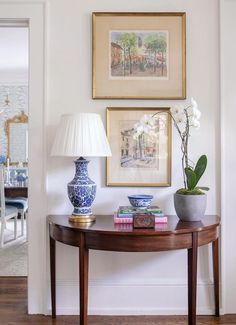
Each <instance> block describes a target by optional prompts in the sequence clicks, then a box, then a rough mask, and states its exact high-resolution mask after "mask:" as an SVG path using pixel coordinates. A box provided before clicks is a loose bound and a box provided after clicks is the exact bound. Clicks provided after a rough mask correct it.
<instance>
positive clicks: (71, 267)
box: [46, 0, 220, 314]
mask: <svg viewBox="0 0 236 325" xmlns="http://www.w3.org/2000/svg"><path fill="white" fill-rule="evenodd" d="M93 11H157V12H158V11H186V13H187V95H188V100H189V99H190V98H191V96H193V97H194V98H195V99H196V100H197V101H198V104H199V108H200V110H201V111H202V119H201V128H200V130H199V131H196V132H194V134H193V135H192V137H191V140H190V141H191V144H190V146H191V157H192V158H193V160H195V159H197V157H199V156H200V155H201V154H203V153H205V154H207V156H208V159H209V166H208V169H207V172H206V174H205V176H204V179H203V180H202V183H203V184H204V185H207V186H209V187H210V188H211V190H210V192H209V193H208V205H207V213H219V209H220V191H219V189H220V174H219V167H220V166H219V161H220V128H219V20H218V15H219V11H218V1H216V0H208V1H205V0H189V1H184V0H176V1H173V0H159V1H153V0H130V1H123V0H121V1H110V0H99V1H97V0H90V1H78V0H70V1H66V0H54V1H50V7H49V17H48V36H49V39H48V68H49V69H48V96H49V101H48V108H47V112H46V120H47V130H48V132H47V144H48V159H47V197H48V213H59V214H61V213H71V210H72V206H71V205H70V203H69V201H68V198H67V193H66V191H67V189H66V185H67V183H68V181H70V180H71V179H72V178H73V174H74V166H73V162H72V159H63V158H51V157H49V154H50V147H51V143H52V139H53V135H54V133H55V127H56V125H57V123H58V121H59V117H60V115H61V114H63V113H69V112H70V113H75V112H83V111H84V112H96V113H99V114H101V116H102V118H103V121H104V122H105V108H106V107H107V106H111V107H112V106H141V107H142V106H145V107H148V106H157V107H158V106H170V105H174V104H176V103H177V102H176V101H157V100H155V101H154V100H150V101H144V100H139V101H138V100H132V101H131V100H129V101H128V100H92V99H91V83H92V64H91V62H92V47H91V13H92V12H93ZM178 103H182V101H179V102H178ZM172 152H173V161H172V187H169V188H145V189H140V188H108V187H106V186H105V160H104V159H91V162H90V166H89V169H90V176H91V178H92V179H93V180H94V181H95V182H96V183H97V185H98V189H97V197H96V201H95V204H94V212H95V213H104V214H109V213H110V214H111V213H113V211H114V210H115V209H116V208H117V206H118V205H121V204H127V203H128V201H127V195H128V194H131V193H132V194H135V193H140V192H141V193H146V194H153V195H154V196H155V203H157V204H159V205H160V206H161V207H162V208H163V209H164V211H165V212H166V213H174V208H173V193H174V191H175V190H176V189H177V188H179V187H181V186H182V175H181V165H180V147H179V139H178V136H177V134H176V132H175V130H173V148H172ZM199 255H200V256H199V257H200V262H199V264H200V267H199V300H198V312H200V313H211V312H212V310H213V309H212V305H213V304H212V300H211V299H210V298H211V297H212V275H211V272H210V271H211V266H210V263H209V262H208V258H209V257H210V253H209V252H208V249H207V248H203V249H201V250H200V253H199ZM90 265H91V268H90V270H91V273H90V283H91V287H90V302H89V310H90V313H96V314H139V313H141V314H152V313H154V314H158V313H164V314H168V313H170V314H171V313H172V314H181V313H186V307H187V304H186V301H187V296H186V253H185V252H184V251H179V252H171V253H160V254H151V253H150V254H123V253H106V252H92V253H91V263H90ZM77 289H78V251H77V250H76V249H75V248H70V247H66V246H63V245H60V244H58V310H59V312H61V313H78V307H77V306H78V304H77V298H78V290H77ZM121 297H122V299H121ZM48 308H49V304H48Z"/></svg>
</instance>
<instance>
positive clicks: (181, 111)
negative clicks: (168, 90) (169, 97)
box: [170, 105, 184, 117]
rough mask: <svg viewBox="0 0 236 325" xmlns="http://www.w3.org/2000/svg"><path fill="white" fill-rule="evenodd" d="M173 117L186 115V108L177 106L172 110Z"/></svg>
mask: <svg viewBox="0 0 236 325" xmlns="http://www.w3.org/2000/svg"><path fill="white" fill-rule="evenodd" d="M170 112H171V115H172V116H173V117H175V116H176V115H181V114H184V107H183V106H182V105H176V106H174V107H171V109H170Z"/></svg>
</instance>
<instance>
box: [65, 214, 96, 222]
mask: <svg viewBox="0 0 236 325" xmlns="http://www.w3.org/2000/svg"><path fill="white" fill-rule="evenodd" d="M95 220H96V217H95V216H94V215H92V214H90V215H88V216H84V215H72V216H70V217H69V221H70V222H75V223H92V222H94V221H95Z"/></svg>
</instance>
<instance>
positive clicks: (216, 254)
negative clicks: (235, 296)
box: [212, 238, 220, 317]
mask: <svg viewBox="0 0 236 325" xmlns="http://www.w3.org/2000/svg"><path fill="white" fill-rule="evenodd" d="M212 258H213V277H214V297H215V316H216V317H219V316H220V311H219V310H220V307H219V297H220V294H219V291H220V286H219V240H218V238H217V239H216V240H215V241H213V242H212Z"/></svg>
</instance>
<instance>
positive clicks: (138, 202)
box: [128, 194, 153, 209]
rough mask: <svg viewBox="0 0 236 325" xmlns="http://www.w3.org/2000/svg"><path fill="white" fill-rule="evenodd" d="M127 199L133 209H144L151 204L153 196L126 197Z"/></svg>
mask: <svg viewBox="0 0 236 325" xmlns="http://www.w3.org/2000/svg"><path fill="white" fill-rule="evenodd" d="M128 199H129V202H130V204H131V205H132V206H133V207H135V208H139V209H145V208H147V207H149V205H150V204H151V202H152V199H153V195H145V194H143V195H130V196H128Z"/></svg>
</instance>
